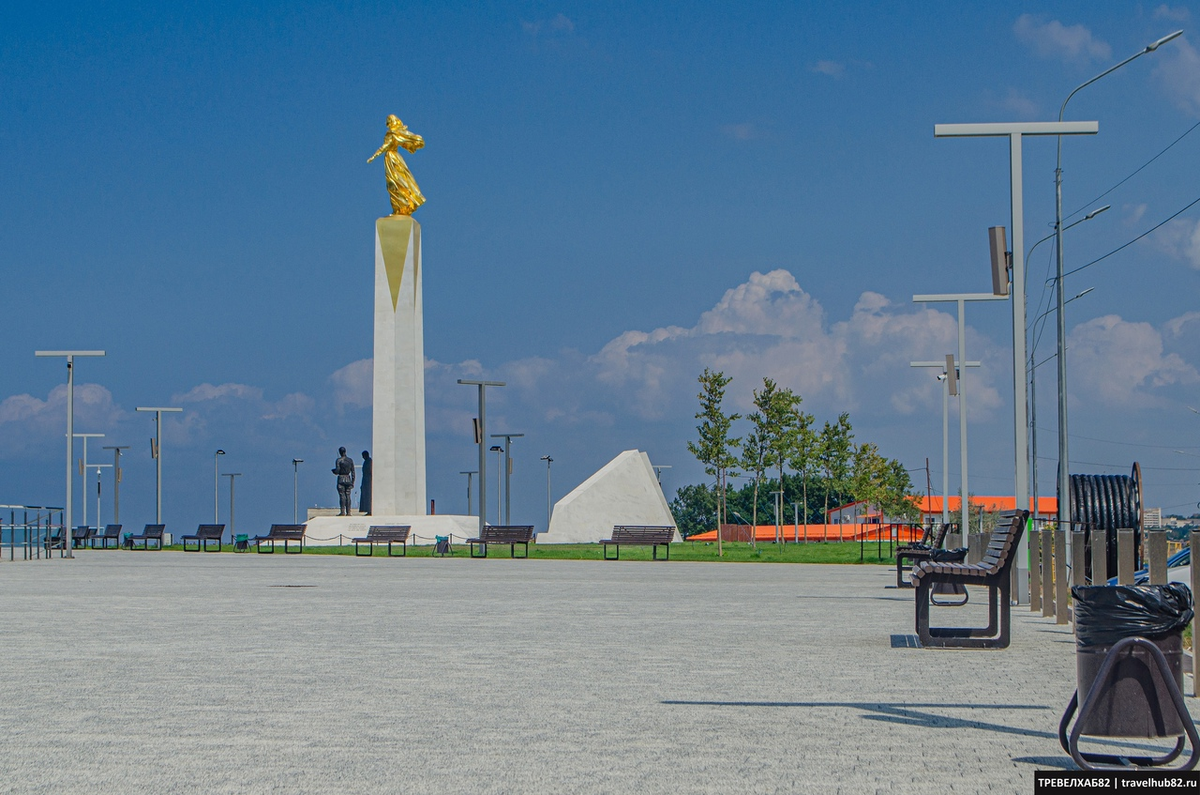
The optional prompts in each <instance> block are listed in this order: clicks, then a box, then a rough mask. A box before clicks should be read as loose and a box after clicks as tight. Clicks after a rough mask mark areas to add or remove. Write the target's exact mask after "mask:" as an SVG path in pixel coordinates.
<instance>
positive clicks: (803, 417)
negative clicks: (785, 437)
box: [787, 396, 818, 538]
mask: <svg viewBox="0 0 1200 795" xmlns="http://www.w3.org/2000/svg"><path fill="white" fill-rule="evenodd" d="M792 415H793V417H792V425H793V430H792V434H791V437H790V439H789V450H788V453H787V460H788V465H789V466H790V467H791V468H792V471H793V472H795V473H796V474H797V475H799V476H800V490H801V495H802V497H801V501H802V502H803V503H804V537H805V538H808V514H809V508H808V478H809V476H810V475H813V474H816V470H817V463H818V461H817V448H818V445H817V442H818V439H817V434H816V433H815V432H814V431H813V422H815V418H814V417H813V415H811V414H807V413H805V412H803V411H801V410H800V398H799V396H796V403H795V404H794V405H793V407H792Z"/></svg>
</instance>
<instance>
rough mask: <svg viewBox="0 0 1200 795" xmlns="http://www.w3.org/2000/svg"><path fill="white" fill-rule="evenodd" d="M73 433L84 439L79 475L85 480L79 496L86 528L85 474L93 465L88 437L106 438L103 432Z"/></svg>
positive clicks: (76, 436) (77, 437)
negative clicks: (88, 454) (90, 460)
mask: <svg viewBox="0 0 1200 795" xmlns="http://www.w3.org/2000/svg"><path fill="white" fill-rule="evenodd" d="M72 435H73V436H74V437H75V438H76V439H83V458H81V459H80V460H79V476H80V477H81V478H83V482H82V483H81V484H80V485H81V486H82V488H80V489H79V497H80V499H81V500H82V502H81V503H80V505H81V507H82V508H83V527H84V529H86V528H87V526H88V518H87V478H86V477H84V475H86V474H87V468H88V467H89V466H91V465H90V464H89V463H88V457H87V440H88V439H102V438H104V434H102V433H76V434H72ZM96 521H99V520H98V519H97V520H96Z"/></svg>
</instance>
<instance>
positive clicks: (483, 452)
mask: <svg viewBox="0 0 1200 795" xmlns="http://www.w3.org/2000/svg"><path fill="white" fill-rule="evenodd" d="M458 383H460V384H465V385H467V386H474V387H478V388H479V416H478V417H476V418H475V443H476V444H477V445H479V495H480V496H479V533H480V535H482V534H483V526H484V525H485V524H487V520H486V519H485V518H484V514H485V513H486V511H485V510H484V505H485V504H486V503H487V500H485V499H484V496H485V495H486V494H487V447H486V444H487V443H486V441H485V440H486V439H487V388H488V387H489V386H504V385H505V384H504V382H503V381H472V380H468V379H464V378H460V379H458Z"/></svg>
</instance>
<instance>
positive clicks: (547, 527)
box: [541, 455, 554, 533]
mask: <svg viewBox="0 0 1200 795" xmlns="http://www.w3.org/2000/svg"><path fill="white" fill-rule="evenodd" d="M541 460H542V461H545V462H546V532H547V533H548V532H550V464H552V463H554V459H553V458H551V457H550V456H548V455H544V456H542V458H541Z"/></svg>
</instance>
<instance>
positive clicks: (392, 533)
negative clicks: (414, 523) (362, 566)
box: [354, 524, 412, 558]
mask: <svg viewBox="0 0 1200 795" xmlns="http://www.w3.org/2000/svg"><path fill="white" fill-rule="evenodd" d="M410 530H412V527H411V526H410V525H406V524H373V525H371V526H370V527H368V528H367V535H366V537H365V538H356V539H354V555H355V556H356V557H364V558H365V557H368V556H370V555H374V554H375V545H376V544H387V548H388V557H389V558H391V557H401V558H403V557H407V556H408V533H409V531H410ZM361 544H366V545H367V554H366V555H363V554H362V553H361V552H359V551H358V550H359V547H360V545H361ZM392 544H399V545H400V554H399V555H398V556H396V555H392Z"/></svg>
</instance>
